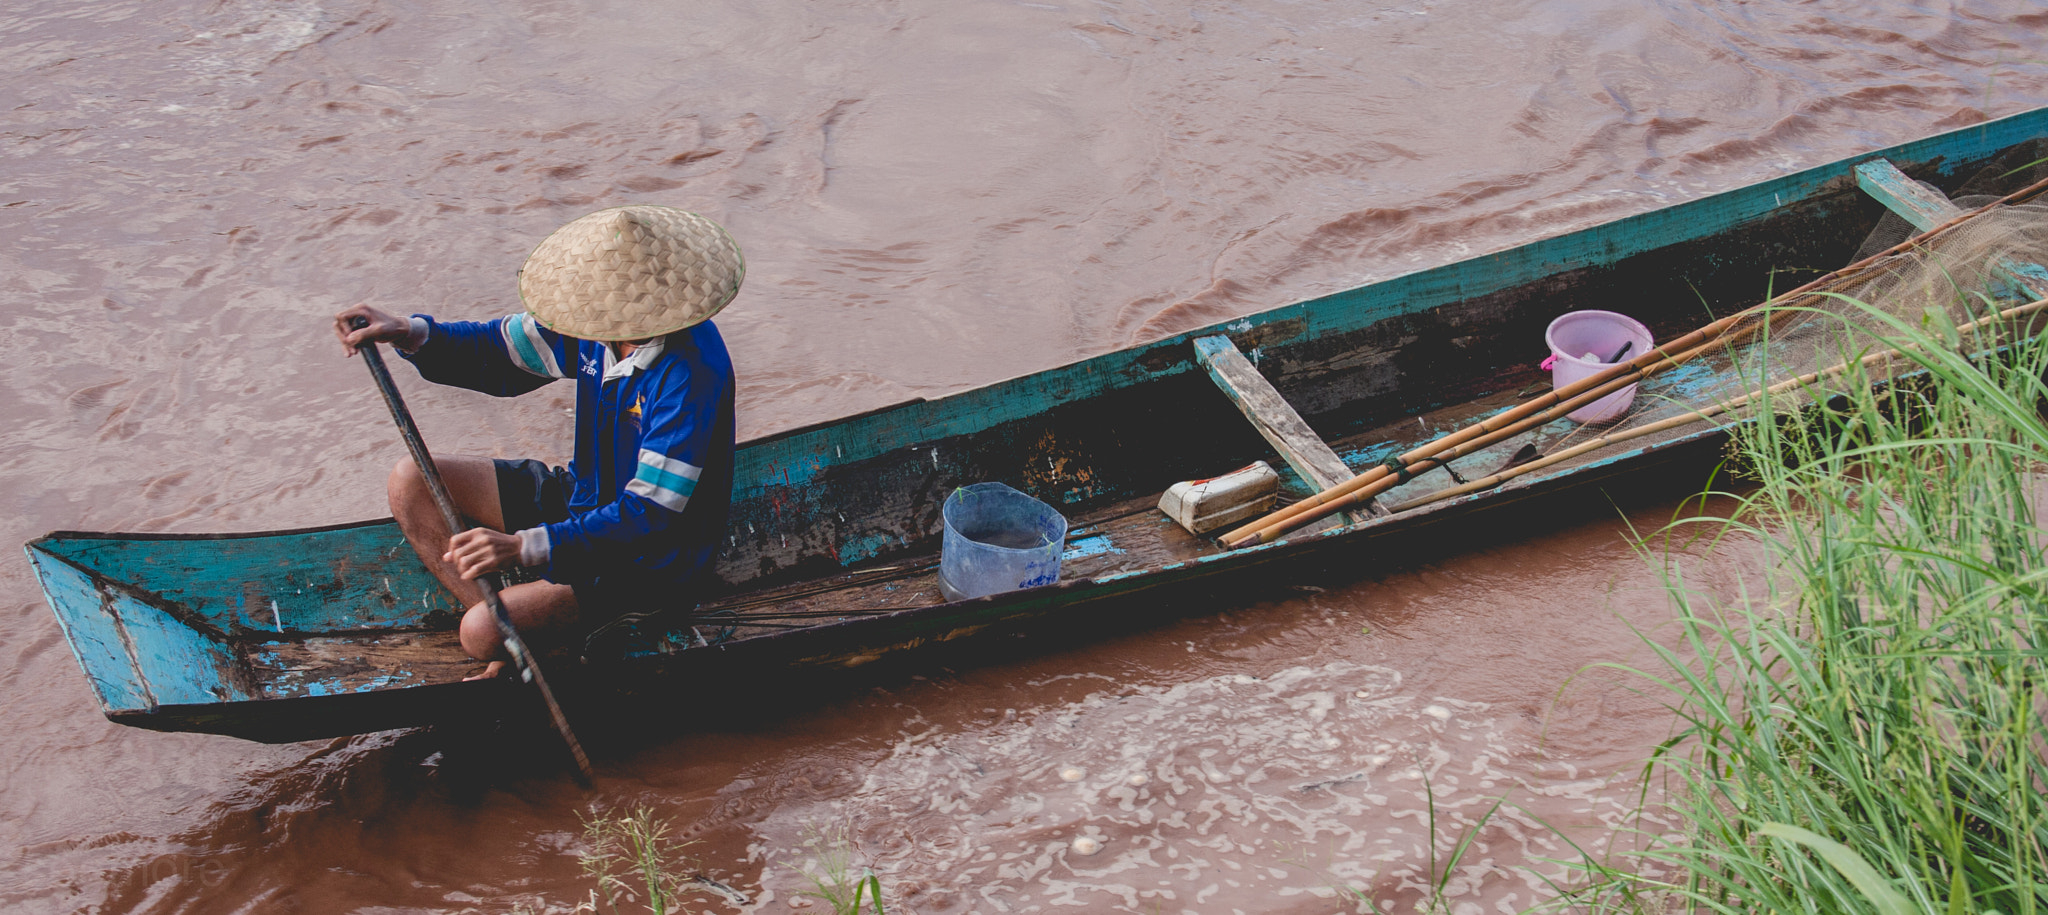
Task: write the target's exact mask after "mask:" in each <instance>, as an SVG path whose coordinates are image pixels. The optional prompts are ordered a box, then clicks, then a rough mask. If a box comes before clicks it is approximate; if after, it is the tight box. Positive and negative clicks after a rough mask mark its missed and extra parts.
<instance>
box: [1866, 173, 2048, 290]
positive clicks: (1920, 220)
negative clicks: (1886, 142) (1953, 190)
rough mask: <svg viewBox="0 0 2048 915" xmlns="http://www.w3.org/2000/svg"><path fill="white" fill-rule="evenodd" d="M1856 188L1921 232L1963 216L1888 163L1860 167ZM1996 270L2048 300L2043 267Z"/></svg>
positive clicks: (2010, 263) (2016, 264)
mask: <svg viewBox="0 0 2048 915" xmlns="http://www.w3.org/2000/svg"><path fill="white" fill-rule="evenodd" d="M1856 186H1857V187H1860V188H1862V189H1863V192H1864V193H1866V194H1869V195H1870V196H1872V197H1875V198H1877V202H1879V203H1882V204H1884V205H1885V209H1888V210H1891V211H1892V212H1894V213H1897V214H1899V217H1900V218H1902V219H1904V220H1906V221H1907V222H1908V223H1911V224H1912V226H1913V228H1914V229H1915V230H1918V231H1921V232H1925V231H1927V230H1929V229H1932V228H1934V227H1935V226H1938V225H1941V224H1942V223H1945V222H1948V221H1949V220H1951V219H1954V218H1956V217H1957V216H1961V215H1963V210H1962V208H1961V207H1958V206H1956V205H1955V204H1954V203H1952V202H1950V201H1949V199H1948V197H1946V196H1944V195H1943V194H1942V193H1941V192H1940V191H1938V190H1935V189H1934V188H1931V187H1928V186H1927V185H1925V184H1922V183H1920V182H1918V181H1915V180H1913V179H1912V178H1909V177H1907V176H1906V173H1904V172H1901V171H1899V169H1898V166H1895V165H1893V164H1891V163H1890V162H1889V161H1886V160H1884V159H1872V160H1870V161H1868V162H1865V163H1863V164H1861V165H1858V166H1856ZM1995 269H1996V270H1997V272H1998V273H2000V274H2002V275H2003V276H2004V278H2005V279H2007V280H2010V281H2011V282H2012V283H2013V284H2014V285H2016V286H2019V287H2020V288H2021V289H2023V290H2025V291H2026V292H2028V293H2029V294H2031V295H2032V296H2033V297H2034V298H2042V297H2048V269H2044V268H2043V267H2042V266H2041V265H2039V264H2029V263H2024V262H2020V261H2014V260H2008V259H2006V258H2002V257H2001V258H1999V259H1998V262H1997V264H1996V268H1995Z"/></svg>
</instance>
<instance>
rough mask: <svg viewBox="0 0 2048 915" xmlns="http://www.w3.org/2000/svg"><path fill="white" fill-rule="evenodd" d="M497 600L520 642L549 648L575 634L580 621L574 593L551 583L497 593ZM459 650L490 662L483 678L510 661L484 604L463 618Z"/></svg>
mask: <svg viewBox="0 0 2048 915" xmlns="http://www.w3.org/2000/svg"><path fill="white" fill-rule="evenodd" d="M498 599H499V600H502V601H504V603H505V615H507V616H510V617H511V618H512V628H513V629H516V630H518V631H519V635H520V638H522V639H525V640H527V641H528V642H532V643H538V644H542V645H548V644H555V643H559V642H561V641H562V640H564V639H567V638H568V637H570V636H571V635H573V634H574V633H575V632H576V627H577V621H578V620H579V619H580V618H581V617H582V612H581V610H580V608H579V607H578V605H577V603H576V590H575V589H574V588H571V587H569V586H568V585H558V584H555V583H554V582H551V581H533V582H527V583H525V584H518V585H513V586H511V587H509V588H506V589H504V590H502V591H499V592H498ZM462 650H463V651H464V652H466V653H468V655H469V656H470V657H472V658H475V659H477V660H479V661H489V662H491V665H490V667H488V668H485V670H484V672H483V673H482V674H481V675H480V676H482V677H491V676H496V675H497V673H498V671H500V670H502V669H503V667H504V662H505V661H506V660H507V659H509V658H510V655H508V654H506V653H505V643H504V641H503V640H502V639H500V638H498V621H497V619H496V618H495V617H494V616H493V614H492V613H491V608H490V607H488V606H485V605H484V604H483V603H480V602H479V603H477V604H475V605H474V606H471V607H470V608H469V612H468V613H465V614H463V616H462ZM471 679H477V678H476V677H472V678H471Z"/></svg>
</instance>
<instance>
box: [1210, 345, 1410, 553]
mask: <svg viewBox="0 0 2048 915" xmlns="http://www.w3.org/2000/svg"><path fill="white" fill-rule="evenodd" d="M1195 359H1196V360H1197V361H1199V362H1201V364H1202V367H1203V368H1204V369H1207V370H1208V372H1209V377H1210V378H1212V379H1214V380H1215V381H1216V386H1217V387H1219V388H1221V389H1223V393H1224V396H1226V397H1229V398H1230V402H1231V403H1234V404H1236V405H1237V408H1238V409H1239V410H1241V411H1243V412H1244V415H1245V418H1246V419H1249V420H1251V423H1252V427H1253V428H1255V429H1258V430H1259V434H1260V435H1262V436H1265V438H1266V441H1268V442H1271V443H1272V444H1273V449H1274V450H1276V451H1278V452H1280V457H1281V458H1282V459H1283V460H1285V461H1286V462H1287V466H1289V467H1292V468H1294V472H1295V473H1298V474H1301V477H1302V479H1304V480H1307V481H1309V483H1310V485H1312V486H1314V487H1315V488H1316V489H1317V490H1325V489H1331V488H1334V487H1336V486H1337V485H1338V484H1341V483H1343V482H1344V481H1346V480H1349V479H1351V477H1352V473H1351V468H1350V467H1349V466H1346V465H1345V463H1344V459H1343V458H1340V457H1338V456H1337V452H1335V451H1332V450H1330V446H1329V445H1328V444H1326V443H1325V442H1324V441H1323V439H1322V437H1321V436H1319V435H1317V434H1316V432H1315V430H1314V429H1311V428H1309V425H1308V423H1307V422H1306V421H1304V420H1303V419H1302V418H1301V414H1299V413H1296V412H1295V411H1294V407H1293V406H1291V405H1290V404H1288V403H1287V398H1285V397H1282V396H1280V391H1279V390H1278V389H1276V388H1274V387H1273V383H1272V382H1270V381H1267V380H1266V376H1264V375H1261V374H1259V370H1258V368H1257V367H1256V366H1253V365H1252V363H1251V360H1249V359H1246V358H1245V357H1244V353H1242V352H1239V351H1238V348H1237V344H1235V343H1232V342H1230V338H1229V337H1226V336H1224V335H1222V334H1215V335H1212V336H1207V337H1200V338H1197V339H1196V340H1195ZM1368 506H1369V508H1370V509H1371V513H1370V514H1368V513H1367V512H1363V511H1353V512H1345V513H1344V516H1345V517H1346V518H1348V519H1350V520H1351V522H1352V523H1354V524H1355V523H1357V522H1360V521H1364V520H1365V519H1366V518H1368V517H1371V515H1372V514H1380V515H1384V514H1386V509H1384V508H1381V507H1380V506H1379V504H1378V503H1377V502H1373V503H1368Z"/></svg>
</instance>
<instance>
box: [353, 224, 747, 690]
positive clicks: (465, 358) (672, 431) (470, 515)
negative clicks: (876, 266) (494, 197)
mask: <svg viewBox="0 0 2048 915" xmlns="http://www.w3.org/2000/svg"><path fill="white" fill-rule="evenodd" d="M745 273H746V267H745V262H744V261H743V259H742V258H741V256H740V249H739V246H738V245H737V244H735V243H734V242H733V240H732V238H731V236H729V235H727V234H726V232H725V230H724V229H722V228H720V227H719V226H718V224H716V223H714V222H712V221H711V220H709V219H705V218H704V217H702V216H698V215H696V214H694V213H688V212H685V211H682V210H678V209H672V208H669V207H656V206H626V207H617V208H613V209H608V210H602V211H599V212H597V213H592V214H590V215H588V216H584V217H582V218H580V219H577V220H575V221H573V222H570V223H569V224H567V225H565V226H563V227H562V228H560V229H558V230H556V232H555V233H554V234H553V235H550V236H548V238H547V240H545V241H543V242H541V244H540V246H539V247H538V248H535V249H534V252H533V254H532V255H531V256H530V257H528V258H527V261H526V265H525V267H523V268H522V269H521V270H520V272H519V296H520V300H521V301H522V302H523V303H524V304H525V306H526V311H525V312H522V313H519V314H513V315H507V316H505V317H502V318H498V319H495V320H491V321H481V322H472V321H437V320H435V319H434V318H432V317H429V316H427V315H413V316H412V317H410V318H401V317H397V316H394V315H391V314H387V313H385V312H383V311H380V310H378V309H376V308H373V307H371V306H369V305H355V306H352V307H350V308H347V309H344V310H342V311H341V313H339V314H337V315H335V319H334V320H335V324H334V326H335V333H336V334H337V335H338V336H340V338H341V341H342V343H343V344H344V345H345V346H346V347H347V348H348V352H349V354H350V355H354V354H355V349H356V347H358V346H360V345H363V344H365V343H368V342H371V341H379V342H385V343H389V344H391V345H392V346H393V347H394V348H396V349H397V350H398V352H399V353H400V355H402V356H404V357H405V358H406V359H407V360H408V361H410V362H411V363H412V364H413V366H414V367H415V368H417V369H418V370H419V373H420V377H422V378H425V379H427V380H428V381H433V382H437V383H440V384H451V385H457V386H460V387H465V388H470V389H473V390H477V391H482V392H484V393H486V394H492V395H496V396H500V397H511V396H515V395H519V394H524V393H526V392H528V391H531V390H534V389H535V388H538V387H540V386H542V385H544V384H547V383H548V382H551V381H554V380H556V379H560V378H573V379H574V380H575V383H576V448H575V454H574V457H573V458H572V459H571V460H570V462H569V466H568V467H567V468H561V467H549V466H548V465H546V464H544V463H542V462H540V461H535V460H505V459H497V460H493V459H490V458H483V457H472V456H464V455H445V456H437V457H436V458H435V463H436V464H437V465H438V468H439V471H440V475H441V478H442V480H443V481H444V483H445V484H446V486H447V488H448V493H449V498H450V499H451V500H452V501H453V502H454V503H455V508H456V510H457V511H459V512H461V513H462V515H463V516H464V517H465V518H467V519H469V520H471V521H473V522H474V523H475V524H476V526H475V527H472V528H470V529H468V530H465V531H461V532H451V531H449V530H448V529H447V527H446V525H445V524H444V523H443V521H442V518H441V514H440V511H439V509H438V508H437V507H436V505H435V504H434V500H433V496H432V493H431V491H430V490H429V488H428V486H427V483H426V480H425V478H424V477H423V476H421V474H420V472H419V469H418V468H417V467H416V466H415V465H414V464H413V462H412V460H411V459H410V458H406V459H402V460H400V461H399V462H398V465H397V467H395V468H393V470H392V472H391V477H390V480H389V483H388V490H389V496H390V500H391V513H392V515H393V516H394V517H395V518H396V519H397V521H398V526H399V529H400V530H402V531H403V532H404V533H405V536H406V539H407V540H408V541H409V542H410V543H411V544H412V547H413V549H414V550H415V551H416V552H418V553H419V555H420V560H421V561H422V562H424V563H425V564H426V566H427V569H428V570H430V571H431V572H433V573H434V576H435V577H436V578H438V579H440V581H441V583H442V584H443V585H445V586H447V588H448V589H449V590H450V591H452V592H454V593H455V595H456V596H457V597H459V598H460V599H461V600H462V601H463V602H464V603H466V604H468V605H469V610H468V612H467V613H466V614H465V615H464V616H463V618H462V625H461V638H462V647H463V650H464V651H466V652H467V653H468V654H469V655H470V656H471V657H474V658H477V659H478V660H483V661H488V662H490V665H489V666H488V667H487V668H486V669H485V670H484V672H483V673H482V674H480V675H479V676H494V675H496V674H498V673H499V672H501V671H502V670H503V668H504V661H505V660H506V659H507V655H506V654H505V650H504V646H503V645H502V644H501V642H500V640H499V638H498V634H497V628H496V621H495V620H494V619H493V615H492V613H491V611H490V609H489V608H488V607H487V606H486V605H484V604H483V603H482V601H483V593H482V590H481V588H480V587H479V586H478V585H477V584H476V579H477V578H478V577H480V576H482V575H484V574H486V573H491V572H503V571H510V570H513V569H515V568H518V569H525V570H528V572H529V573H530V574H529V575H528V576H525V577H534V576H537V577H538V579H539V580H537V581H526V582H523V583H519V584H512V585H510V586H508V587H505V588H504V589H503V590H502V591H501V599H502V600H503V602H504V605H505V610H506V612H507V613H508V614H509V615H510V616H511V618H512V623H513V625H514V627H515V628H517V629H518V630H519V631H520V633H521V634H522V635H523V636H525V637H526V638H527V639H528V640H529V641H533V642H538V643H542V644H545V643H549V642H554V643H561V642H564V641H566V640H568V639H569V638H572V637H574V636H575V635H576V634H577V633H579V632H581V631H585V630H587V629H589V628H591V627H594V626H598V625H602V624H603V623H605V622H607V621H609V620H612V619H615V618H617V617H619V616H621V615H623V614H628V613H645V612H652V611H655V610H659V609H662V608H666V607H671V606H679V605H681V606H687V605H688V604H694V603H695V599H694V598H692V597H691V596H690V594H691V592H692V590H693V588H692V583H693V579H695V578H696V576H697V575H698V574H699V573H700V572H701V571H702V570H703V569H704V568H705V567H706V566H707V565H708V564H709V562H710V560H711V556H712V554H713V552H714V550H715V548H716V546H717V545H718V542H719V540H720V539H721V538H722V537H724V535H725V521H726V512H727V509H728V507H729V506H730V504H731V499H732V466H733V439H734V424H733V387H734V384H733V372H732V360H731V358H730V357H729V356H728V355H727V353H726V349H725V342H724V340H723V339H721V338H720V337H719V334H718V329H717V328H716V327H714V326H713V325H712V323H711V321H710V318H711V316H712V315H713V314H716V313H717V312H718V311H719V310H720V309H721V308H724V307H725V305H726V303H728V302H730V301H732V298H733V296H734V295H735V294H737V293H738V292H739V287H740V282H741V280H742V279H743V278H744V276H745ZM359 317H360V318H364V319H367V320H368V322H369V323H368V325H367V326H366V327H364V328H362V329H360V330H356V329H352V328H351V327H350V324H351V322H352V321H353V320H354V319H356V318H359ZM451 534H452V536H451Z"/></svg>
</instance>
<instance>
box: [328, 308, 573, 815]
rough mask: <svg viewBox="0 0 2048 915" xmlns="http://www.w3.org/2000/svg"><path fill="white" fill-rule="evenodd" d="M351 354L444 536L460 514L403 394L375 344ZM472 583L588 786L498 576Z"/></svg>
mask: <svg viewBox="0 0 2048 915" xmlns="http://www.w3.org/2000/svg"><path fill="white" fill-rule="evenodd" d="M369 325H370V322H369V320H368V319H366V318H362V317H356V318H353V319H351V320H350V321H349V326H350V327H351V328H353V329H356V330H361V329H362V328H365V327H368V326H369ZM356 352H359V353H362V354H363V362H364V363H365V364H367V365H368V366H369V367H370V377H371V378H373V379H375V380H376V382H377V390H379V391H382V392H384V403H385V405H386V406H389V407H390V408H391V419H392V420H393V421H394V422H396V423H398V432H399V434H400V435H402V436H404V438H405V447H406V448H407V449H409V450H411V451H412V459H413V462H414V463H416V464H418V465H419V468H420V476H423V477H425V478H426V480H427V488H428V489H429V490H430V491H432V492H433V494H434V505H435V506H436V507H438V508H440V509H441V520H442V521H443V522H445V523H446V524H447V525H448V531H449V533H450V534H453V533H455V532H458V531H461V530H462V529H463V528H462V516H461V515H460V514H458V513H457V512H456V511H455V502H454V501H453V500H451V499H449V498H448V486H447V484H444V483H442V482H441V471H440V468H439V467H437V466H436V465H435V464H434V458H433V455H431V454H428V453H427V443H426V441H424V440H423V439H421V438H420V429H419V426H417V425H414V424H413V421H412V413H411V412H410V411H408V410H406V408H405V400H404V398H401V397H400V396H398V386H397V385H395V384H393V383H392V382H391V371H390V370H389V369H386V368H385V367H384V356H383V354H382V353H381V352H379V351H378V349H377V344H376V342H375V341H370V342H367V343H364V344H363V345H361V346H358V347H356ZM476 583H477V586H478V587H479V588H481V589H482V590H483V592H484V604H485V605H487V606H489V607H490V608H491V616H492V617H493V618H494V619H496V620H497V621H498V637H499V638H500V639H502V640H504V643H505V652H506V653H507V654H510V655H511V656H512V663H513V664H514V665H515V666H517V667H518V668H519V675H520V677H521V678H523V679H525V680H526V681H527V682H529V683H532V684H533V685H534V686H536V687H539V689H540V698H541V701H542V702H544V703H546V704H547V707H548V715H549V716H550V717H552V718H554V720H555V730H557V731H559V732H561V734H562V742H563V743H565V744H567V745H568V746H569V755H570V756H571V757H573V758H574V759H575V762H576V769H575V775H576V783H577V784H579V785H582V786H583V787H585V788H588V787H590V780H591V778H592V773H591V769H590V757H588V756H585V755H583V744H582V743H580V742H578V741H577V740H576V733H575V732H574V731H571V730H569V719H568V717H567V716H565V715H563V714H562V707H561V706H560V705H558V704H556V702H555V694H554V692H553V691H551V690H549V689H548V681H547V678H545V677H542V676H541V674H540V665H539V664H537V663H535V661H534V658H533V652H531V651H528V650H527V648H526V640H525V639H522V638H520V637H519V631H518V630H516V629H514V628H512V617H511V615H510V614H507V613H506V612H505V602H504V601H502V600H499V599H498V576H497V575H496V574H486V575H483V576H481V577H479V578H478V579H477V581H476Z"/></svg>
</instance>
